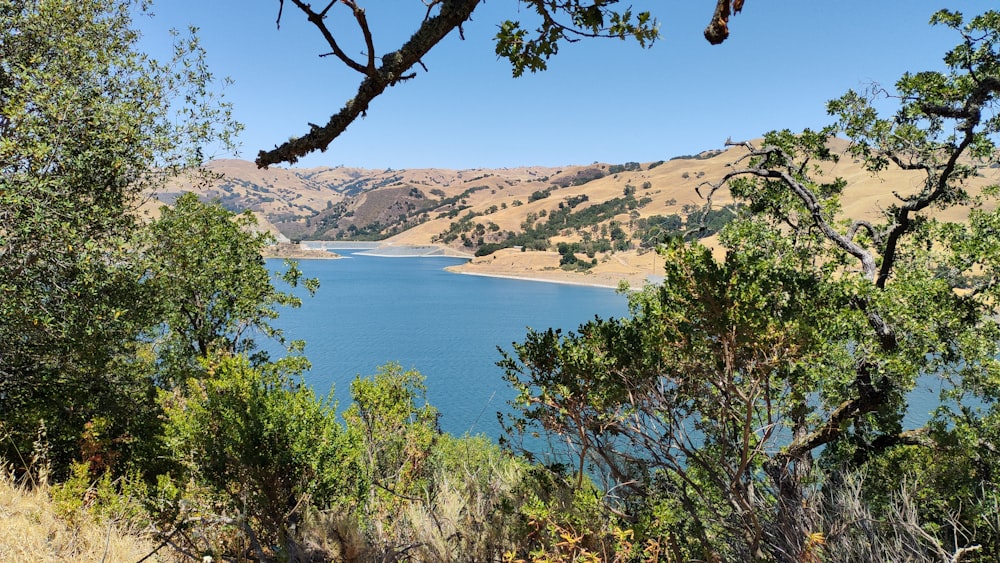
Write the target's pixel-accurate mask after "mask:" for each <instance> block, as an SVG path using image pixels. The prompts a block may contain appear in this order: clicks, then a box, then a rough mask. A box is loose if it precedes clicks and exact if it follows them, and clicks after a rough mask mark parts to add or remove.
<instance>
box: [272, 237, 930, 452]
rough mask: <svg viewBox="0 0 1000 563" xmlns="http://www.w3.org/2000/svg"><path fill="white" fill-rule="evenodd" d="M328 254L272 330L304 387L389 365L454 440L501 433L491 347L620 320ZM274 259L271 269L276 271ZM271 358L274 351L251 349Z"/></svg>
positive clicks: (553, 297) (607, 307) (918, 406)
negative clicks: (424, 399) (313, 288)
mask: <svg viewBox="0 0 1000 563" xmlns="http://www.w3.org/2000/svg"><path fill="white" fill-rule="evenodd" d="M357 252H358V250H347V251H344V250H338V253H341V254H342V255H344V256H346V258H344V259H340V260H302V261H300V262H299V266H300V268H301V269H302V271H303V273H304V274H305V275H306V276H308V277H315V278H318V279H319V280H320V284H321V286H320V290H319V291H318V292H317V293H316V296H315V297H312V298H308V297H306V298H304V301H305V302H304V304H303V306H302V308H300V309H285V310H283V311H282V315H281V318H280V319H278V321H277V322H276V323H275V325H276V326H278V327H280V328H283V329H284V330H285V333H286V336H287V337H288V338H289V339H302V340H305V341H306V343H307V344H306V350H305V353H306V356H307V357H308V358H309V360H310V361H311V362H312V364H313V368H312V370H311V371H310V372H309V373H307V374H306V381H307V383H309V384H310V385H312V386H313V388H314V389H315V390H316V393H317V394H318V395H321V396H322V395H325V394H326V393H327V392H329V390H330V387H331V385H332V386H334V387H335V390H336V397H337V400H338V401H339V402H340V406H341V407H346V406H347V405H348V404H349V401H350V385H351V381H353V379H354V378H355V377H356V376H358V375H362V376H366V375H372V374H374V373H375V372H376V369H377V367H378V366H380V365H384V364H386V363H389V362H398V363H399V364H401V365H402V367H403V368H404V369H416V370H417V371H419V372H420V373H422V374H423V375H424V376H425V377H426V384H427V396H428V400H429V401H430V403H431V404H432V405H434V406H435V407H437V409H438V410H439V411H440V412H441V428H442V429H443V430H444V431H446V432H450V433H452V434H459V435H460V434H464V433H466V432H468V433H472V434H486V435H487V436H489V437H491V438H493V439H496V438H497V437H498V436H499V435H500V426H499V424H498V422H497V417H496V413H497V411H506V410H508V409H507V401H509V400H510V399H512V398H513V396H514V393H513V391H512V390H511V389H510V387H509V386H508V385H507V383H506V382H505V381H504V380H503V370H501V369H500V368H499V367H497V366H496V362H497V361H498V360H499V359H500V353H499V352H498V351H497V346H500V347H502V348H503V349H505V350H508V351H511V350H512V346H511V343H512V342H515V341H517V342H520V341H523V340H524V336H525V335H526V333H527V330H528V328H529V327H531V328H534V329H536V330H544V329H547V328H549V327H552V328H561V329H563V331H564V332H567V331H570V330H573V331H575V330H576V329H577V327H578V326H579V325H580V324H582V323H585V322H586V321H588V320H590V319H593V318H594V316H595V315H598V316H600V317H602V318H608V317H621V316H623V315H625V314H626V313H627V299H626V297H625V296H624V295H621V294H619V293H617V292H616V291H615V290H613V289H607V288H599V287H586V286H576V285H567V284H557V283H547V282H536V281H524V280H514V279H505V278H492V277H483V276H470V275H462V274H454V273H451V272H447V271H445V270H444V268H445V267H447V266H450V265H453V264H459V263H461V262H463V260H462V259H458V258H446V257H420V258H386V257H374V256H364V255H361V254H358V253H357ZM281 265H282V261H280V260H272V261H269V266H270V267H272V268H280V267H281ZM261 344H262V345H263V347H264V348H265V349H269V350H270V351H272V353H275V354H280V348H278V347H275V346H273V345H272V346H269V345H267V344H265V343H264V342H261ZM940 390H941V385H940V381H939V380H937V379H936V378H933V377H924V378H923V379H922V381H921V385H919V386H918V388H917V389H915V390H914V391H913V392H912V393H911V394H910V410H909V412H908V413H907V415H906V417H905V419H904V424H905V426H906V427H908V428H913V427H917V426H920V425H922V424H923V423H924V422H925V421H926V420H927V419H928V418H929V413H930V411H931V410H932V409H933V408H934V407H935V406H936V405H937V397H938V393H939V392H940Z"/></svg>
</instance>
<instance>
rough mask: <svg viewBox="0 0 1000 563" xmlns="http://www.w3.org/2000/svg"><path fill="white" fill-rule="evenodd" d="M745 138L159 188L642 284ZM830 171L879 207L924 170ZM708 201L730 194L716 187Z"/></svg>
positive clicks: (854, 209) (847, 201)
mask: <svg viewBox="0 0 1000 563" xmlns="http://www.w3.org/2000/svg"><path fill="white" fill-rule="evenodd" d="M845 148H846V144H845V143H837V146H835V147H834V149H835V150H839V151H843V150H844V149H845ZM740 150H742V149H738V148H733V149H730V150H726V151H722V150H711V151H705V152H702V153H698V154H695V155H689V156H681V157H675V158H673V159H670V160H665V161H659V162H645V163H636V162H629V163H621V164H607V163H594V164H591V165H573V166H564V167H555V168H552V167H520V168H503V169H475V170H444V169H411V170H392V169H386V170H366V169H359V168H349V167H344V166H338V167H335V168H308V169H300V168H288V169H283V168H271V169H269V170H259V169H257V168H256V166H255V165H254V164H253V163H250V162H246V161H241V160H219V161H214V162H211V163H209V164H208V168H209V169H210V170H211V171H213V172H216V173H219V174H220V177H219V178H218V179H216V180H214V181H212V182H210V183H206V184H201V185H192V184H190V183H184V182H175V183H173V184H171V185H170V186H169V187H168V188H167V189H165V190H164V191H163V192H161V193H159V194H156V197H157V198H158V199H159V200H160V201H162V202H164V203H168V204H169V203H171V202H172V201H173V200H174V199H176V197H177V195H179V194H180V193H182V192H184V191H188V190H193V191H197V192H198V193H199V194H201V195H202V196H203V197H204V198H205V199H207V200H218V201H220V202H221V203H222V204H223V205H224V206H226V207H228V208H230V209H232V210H236V211H242V210H245V209H250V210H252V211H254V212H255V214H257V216H258V218H259V219H260V220H261V222H262V228H269V229H272V230H273V231H274V232H275V233H280V234H281V235H284V236H287V237H288V238H289V239H292V240H303V239H316V240H336V239H343V240H379V241H382V242H383V244H386V245H396V246H410V245H421V246H422V245H439V246H444V247H448V248H450V249H451V250H453V251H456V252H461V253H465V254H467V255H469V256H470V257H471V256H473V255H474V254H476V253H477V251H478V252H479V253H480V254H485V253H486V252H487V251H489V250H495V251H494V252H491V253H489V254H487V255H484V256H479V257H476V258H475V259H473V260H471V261H470V262H469V263H467V264H465V265H462V266H459V267H457V268H455V269H456V270H458V271H462V272H465V273H478V274H484V275H506V276H517V277H526V278H540V279H546V280H549V281H564V282H570V283H587V284H594V285H607V286H615V285H617V284H618V282H619V281H622V280H624V281H628V282H630V283H631V284H632V285H641V284H642V283H643V281H644V280H645V279H647V278H648V277H649V276H655V275H657V274H658V273H659V272H658V271H657V268H656V260H657V256H656V255H655V253H652V252H650V251H649V246H651V244H650V243H651V240H652V238H653V235H654V234H656V233H661V232H662V231H663V230H666V229H668V228H674V227H677V226H678V221H680V224H681V228H683V226H682V225H683V221H684V220H685V219H686V217H687V216H688V214H689V213H690V212H691V211H692V210H693V209H695V208H699V207H700V206H702V205H703V204H704V201H703V200H702V199H701V198H700V197H699V196H698V194H697V193H696V192H695V188H696V186H698V185H699V184H701V183H702V182H705V181H715V180H717V179H718V178H720V177H721V176H722V175H723V174H724V173H725V172H726V171H727V170H728V169H729V168H728V167H729V165H730V163H732V162H733V161H735V160H736V159H737V158H738V156H739V155H740V152H739V151H740ZM825 172H826V174H827V175H829V176H830V177H831V178H832V177H836V176H839V177H842V178H844V179H846V180H848V188H847V189H846V191H845V193H844V195H843V199H842V203H843V208H844V211H845V212H846V214H847V215H848V216H851V217H854V218H862V217H865V218H870V219H874V218H876V216H877V215H878V213H879V209H881V208H884V207H886V206H888V205H890V204H891V203H892V202H893V201H895V197H894V196H893V195H892V194H893V192H896V193H899V194H906V193H912V192H913V191H915V190H916V189H918V188H919V186H920V182H921V177H920V175H919V174H917V173H912V172H911V173H907V172H903V171H900V170H890V171H886V172H884V173H882V174H880V175H879V176H878V177H873V176H871V175H870V174H869V173H867V172H865V171H864V170H863V169H862V168H861V167H860V166H859V165H858V163H856V162H854V161H853V160H852V159H851V158H842V159H841V160H840V162H839V163H837V164H835V165H831V166H829V167H827V170H826V171H825ZM998 177H1000V173H998V170H997V169H984V170H983V172H982V177H980V178H976V179H975V180H974V185H973V186H972V191H976V190H978V189H979V188H981V187H982V186H983V185H987V184H990V183H996V182H997V179H998ZM715 203H716V207H717V208H718V207H720V206H724V205H726V204H727V203H730V201H729V200H728V199H727V194H725V193H721V192H720V194H718V195H717V197H716V201H715ZM951 213H953V214H954V213H962V211H961V210H957V211H952V212H951ZM719 217H721V218H724V212H722V213H720V214H719ZM719 217H717V218H719ZM709 242H711V239H709ZM560 243H566V244H574V243H575V246H574V247H573V248H571V249H570V251H571V252H573V251H574V250H575V254H574V255H575V256H576V258H577V259H578V260H577V261H576V262H575V263H570V264H566V263H565V262H566V260H565V259H564V254H561V253H560V252H558V251H557V250H558V249H559V244H560ZM563 250H566V246H565V245H564V246H563Z"/></svg>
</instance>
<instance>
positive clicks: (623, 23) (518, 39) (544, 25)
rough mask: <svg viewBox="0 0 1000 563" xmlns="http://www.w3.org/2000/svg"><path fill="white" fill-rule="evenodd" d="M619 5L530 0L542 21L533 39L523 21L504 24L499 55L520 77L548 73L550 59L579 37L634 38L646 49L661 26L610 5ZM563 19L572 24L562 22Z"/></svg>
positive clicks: (614, 0) (647, 17) (576, 0)
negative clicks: (527, 72)
mask: <svg viewBox="0 0 1000 563" xmlns="http://www.w3.org/2000/svg"><path fill="white" fill-rule="evenodd" d="M616 3H617V0H610V1H596V2H594V3H593V4H589V5H588V4H586V3H584V2H580V0H571V1H569V2H557V1H554V0H529V1H528V2H526V4H527V5H528V6H529V7H530V8H531V9H532V10H533V11H534V12H535V13H536V14H537V15H538V16H539V19H540V20H541V22H540V23H539V24H538V28H537V29H535V31H534V35H532V36H529V32H528V30H526V29H524V28H522V27H521V23H520V22H517V21H511V20H507V21H505V22H503V23H502V24H501V25H500V31H499V32H498V33H497V35H496V41H497V46H496V53H497V55H498V56H500V57H503V58H506V59H508V60H509V61H510V63H511V66H512V67H513V73H514V76H515V77H517V76H521V75H522V74H524V71H525V70H529V71H531V72H538V71H541V70H545V69H546V68H547V67H548V59H549V57H551V56H552V55H555V54H556V53H557V52H558V51H559V44H560V43H561V42H563V41H566V42H572V41H576V40H577V39H578V38H579V37H617V38H619V39H634V40H635V41H637V42H638V43H639V45H640V46H643V47H645V46H647V45H649V44H652V43H653V41H655V40H656V39H657V37H659V24H657V22H656V20H655V19H653V18H652V16H651V15H650V13H649V12H640V13H639V14H637V15H635V16H633V14H632V9H631V8H627V9H625V10H623V11H620V12H619V11H615V10H613V9H611V8H610V6H611V5H613V4H616ZM562 17H565V18H567V19H568V20H569V22H570V23H566V24H563V23H560V22H559V20H560V19H562Z"/></svg>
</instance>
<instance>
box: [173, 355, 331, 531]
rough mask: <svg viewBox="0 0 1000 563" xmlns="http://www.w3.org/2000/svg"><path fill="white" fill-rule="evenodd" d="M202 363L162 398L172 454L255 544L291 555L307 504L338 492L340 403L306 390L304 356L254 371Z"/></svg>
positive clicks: (241, 362)
mask: <svg viewBox="0 0 1000 563" xmlns="http://www.w3.org/2000/svg"><path fill="white" fill-rule="evenodd" d="M204 362H205V371H206V377H203V378H201V379H196V378H192V379H189V380H188V381H187V382H186V383H185V384H184V385H183V386H182V387H179V388H177V389H175V390H173V391H164V392H161V399H160V400H161V401H162V403H163V405H164V411H165V413H166V417H167V426H166V429H165V439H166V440H167V445H168V451H170V452H172V455H174V456H177V461H178V462H179V463H180V465H181V466H182V467H183V469H184V477H186V478H188V479H192V480H194V482H195V483H199V484H203V485H205V486H206V487H208V489H209V490H210V491H212V492H213V493H214V494H215V495H217V496H218V497H219V498H220V499H221V502H222V503H223V506H224V508H225V510H226V511H227V512H230V513H233V514H238V515H240V519H241V520H242V521H243V522H244V523H245V524H246V526H248V527H249V529H250V530H252V532H253V535H255V536H256V538H257V541H258V542H260V544H261V545H265V546H266V545H277V546H280V547H281V548H282V549H284V550H286V551H287V550H288V546H289V544H290V542H291V537H290V533H291V532H290V529H291V528H292V527H293V526H294V525H295V523H296V522H298V521H300V520H301V518H302V516H303V511H304V510H305V509H306V508H307V507H308V506H309V503H310V502H312V503H316V504H317V505H319V506H322V505H323V504H324V502H325V501H327V500H328V499H330V498H332V496H333V494H334V492H335V491H337V490H338V489H339V488H340V486H342V484H341V483H340V482H339V481H338V479H340V478H341V476H340V474H339V471H338V470H339V466H340V463H341V457H342V454H341V452H340V445H339V444H340V441H341V440H342V438H341V435H342V433H343V430H342V428H341V427H340V425H339V424H338V423H337V420H336V412H335V411H336V405H335V404H334V403H333V402H332V399H330V398H327V399H323V400H319V399H317V397H316V395H315V394H314V393H313V391H312V389H311V388H310V387H308V386H306V385H304V384H303V383H302V381H301V376H300V375H299V374H300V372H301V371H302V370H303V369H304V368H305V367H307V364H306V363H305V360H304V359H303V358H299V357H295V356H292V357H290V358H286V359H284V360H281V361H279V362H277V363H273V364H264V365H261V366H256V367H255V366H252V365H250V363H249V362H248V361H247V360H246V358H244V357H242V356H231V357H219V356H213V357H210V358H206V359H205V360H204ZM180 481H181V482H183V481H184V478H181V479H180Z"/></svg>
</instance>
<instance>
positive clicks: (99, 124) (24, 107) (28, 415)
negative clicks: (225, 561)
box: [0, 0, 232, 468]
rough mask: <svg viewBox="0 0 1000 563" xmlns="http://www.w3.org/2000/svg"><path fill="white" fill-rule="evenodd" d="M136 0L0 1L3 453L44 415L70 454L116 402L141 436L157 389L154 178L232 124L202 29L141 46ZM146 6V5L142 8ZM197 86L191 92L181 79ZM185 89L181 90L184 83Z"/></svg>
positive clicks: (113, 421) (124, 422) (26, 438)
mask: <svg viewBox="0 0 1000 563" xmlns="http://www.w3.org/2000/svg"><path fill="white" fill-rule="evenodd" d="M135 8H136V6H134V5H133V3H132V2H127V1H121V0H85V1H81V2H64V1H56V0H31V1H27V2H25V1H10V0H3V1H0V53H2V56H0V294H2V297H0V350H2V352H0V413H2V414H0V416H2V422H3V425H4V427H5V428H4V430H3V431H4V433H5V439H4V440H3V446H0V453H2V455H3V456H4V457H5V458H6V459H9V460H18V459H19V458H23V457H27V455H28V454H29V452H30V451H31V444H32V441H33V439H34V437H35V433H36V430H37V428H38V426H39V424H40V423H41V422H42V421H44V424H45V426H46V428H47V431H48V441H49V443H50V446H51V454H52V456H53V461H54V462H55V464H56V466H57V468H64V467H65V466H66V464H67V463H68V461H69V460H70V459H71V458H72V457H74V456H75V455H77V454H78V453H79V447H78V446H79V445H78V441H79V440H80V438H81V434H82V433H83V431H84V425H85V423H87V422H88V421H90V420H91V419H93V418H94V417H95V416H104V417H107V421H110V422H109V424H107V425H103V426H106V428H105V434H106V436H107V438H108V440H110V441H114V442H115V443H116V444H118V446H117V447H118V448H119V449H128V448H129V447H132V446H138V445H139V444H140V442H141V441H140V440H137V439H136V438H137V436H139V435H141V434H142V433H143V430H142V426H143V425H144V424H145V422H146V421H148V418H147V417H145V416H144V413H146V412H149V405H150V401H151V397H152V393H151V388H150V386H149V383H150V380H149V377H148V373H149V372H148V370H147V369H146V366H144V365H143V362H142V361H140V360H139V359H138V356H137V354H136V352H137V350H136V347H137V346H139V344H137V336H138V334H139V333H140V332H141V331H142V329H143V328H144V327H145V326H147V325H148V323H149V322H150V321H149V318H148V317H147V310H146V309H145V308H144V307H142V306H140V305H139V304H140V303H142V302H143V301H144V298H145V292H144V289H143V288H142V287H141V285H142V284H141V275H140V272H139V270H138V269H137V268H136V263H135V260H134V254H133V253H131V252H130V245H129V242H130V239H131V234H132V232H133V231H134V229H135V228H136V222H135V218H134V214H133V213H132V209H133V208H134V206H135V205H136V204H137V203H138V201H139V194H140V193H141V192H142V191H143V190H145V189H148V188H151V187H153V186H156V185H158V184H159V183H160V182H161V181H162V180H163V179H164V178H165V177H166V176H167V175H170V174H174V173H176V172H177V171H178V170H179V169H180V168H182V167H184V166H186V165H188V164H192V163H195V162H196V161H197V160H198V159H199V158H200V156H201V154H202V151H201V147H202V146H206V145H207V144H208V143H210V142H214V141H213V139H216V138H218V137H217V134H218V133H219V131H220V130H219V129H217V128H216V127H215V126H214V125H213V124H215V123H220V124H221V125H222V129H221V131H222V134H223V136H222V140H223V141H226V140H227V139H228V137H227V136H226V134H225V132H226V131H231V130H232V129H231V128H229V127H227V126H229V125H232V124H231V123H229V122H228V108H227V107H226V106H225V105H218V104H217V101H216V100H214V99H213V98H212V96H211V95H210V94H209V91H210V90H209V89H210V87H211V82H212V76H211V74H210V73H209V72H208V70H207V69H206V67H205V65H204V60H203V53H202V51H201V49H200V47H199V46H198V43H197V39H196V38H195V37H193V36H190V37H188V36H183V37H182V36H178V37H177V38H176V39H177V48H176V50H175V54H176V57H175V59H174V60H173V61H168V62H166V63H160V62H157V61H154V60H150V59H149V58H147V57H145V56H143V55H141V54H140V53H139V52H138V51H136V41H137V33H136V31H135V29H134V27H133V24H132V20H131V17H132V14H133V10H134V9H135ZM140 11H141V10H140ZM182 92H183V95H180V94H181V93H182ZM179 95H180V96H179Z"/></svg>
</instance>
